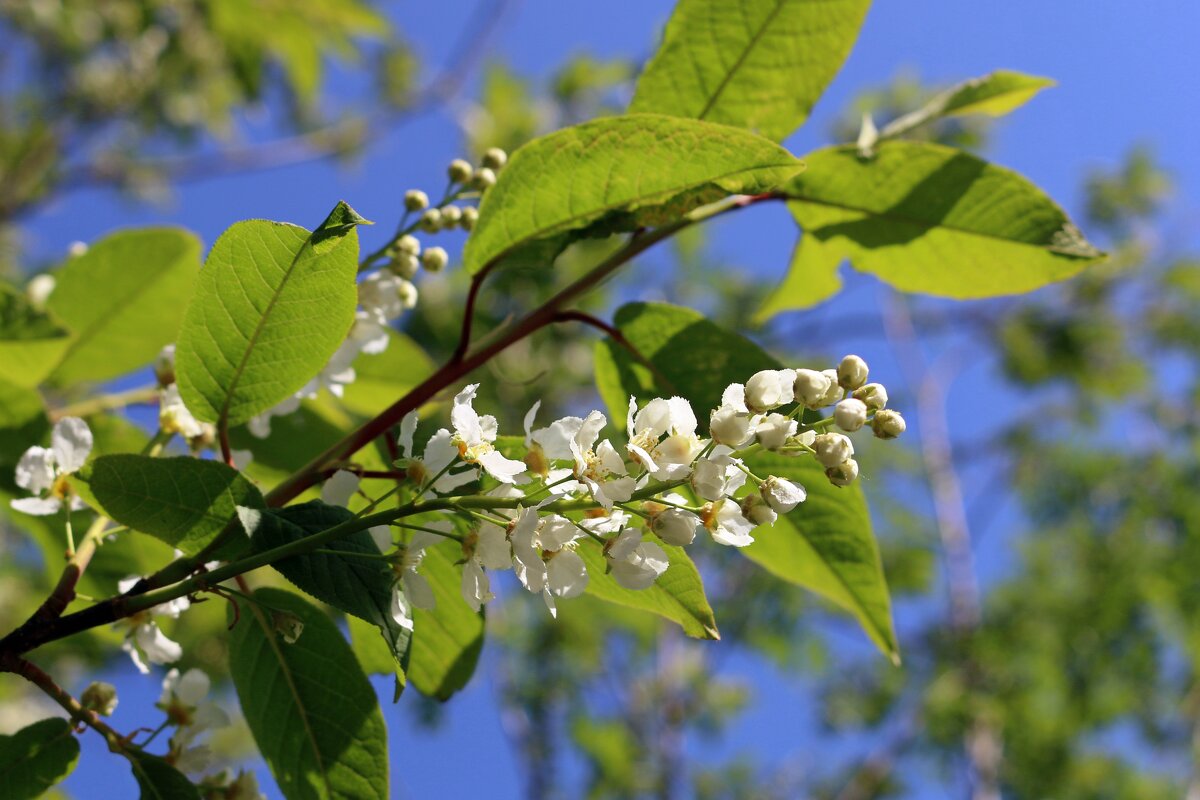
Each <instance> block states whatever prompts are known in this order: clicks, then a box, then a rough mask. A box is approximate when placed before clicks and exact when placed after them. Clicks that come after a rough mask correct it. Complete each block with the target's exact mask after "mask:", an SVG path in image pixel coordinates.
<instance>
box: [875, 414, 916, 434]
mask: <svg viewBox="0 0 1200 800" xmlns="http://www.w3.org/2000/svg"><path fill="white" fill-rule="evenodd" d="M907 427H908V426H907V425H906V424H905V422H904V417H902V416H900V412H899V411H892V410H891V409H888V408H885V409H883V410H881V411H877V412H875V419H873V420H871V430H873V431H874V432H875V435H876V436H877V437H878V438H880V439H895V438H896V437H897V436H899V435H900V434H902V433H904V429H905V428H907Z"/></svg>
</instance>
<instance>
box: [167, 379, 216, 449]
mask: <svg viewBox="0 0 1200 800" xmlns="http://www.w3.org/2000/svg"><path fill="white" fill-rule="evenodd" d="M158 427H159V428H160V429H161V430H162V432H163V433H177V434H179V435H180V436H182V437H183V438H185V439H195V438H196V437H198V436H203V435H204V432H205V431H204V426H203V425H201V424H200V422H199V421H198V420H197V419H196V418H195V417H194V416H192V412H191V411H188V407H187V406H185V405H184V404H183V398H182V397H180V396H179V387H178V386H177V385H175V384H174V383H171V384H168V385H167V386H165V387H163V388H162V389H160V390H159V392H158Z"/></svg>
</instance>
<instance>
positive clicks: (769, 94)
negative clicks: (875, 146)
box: [629, 0, 871, 141]
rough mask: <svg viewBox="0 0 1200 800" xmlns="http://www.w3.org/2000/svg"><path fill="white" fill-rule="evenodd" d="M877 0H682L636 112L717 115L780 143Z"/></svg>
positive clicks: (643, 80)
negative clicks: (871, 1)
mask: <svg viewBox="0 0 1200 800" xmlns="http://www.w3.org/2000/svg"><path fill="white" fill-rule="evenodd" d="M870 5H871V3H870V0H824V1H823V2H813V1H812V0H680V2H678V3H676V4H675V11H674V12H673V13H672V14H671V19H670V21H669V22H668V23H667V29H666V33H665V34H664V36H663V41H662V44H661V45H660V46H659V49H658V52H657V53H655V55H654V57H653V58H652V59H651V60H650V63H649V64H647V65H646V69H645V71H644V72H643V73H642V75H641V77H640V78H639V79H638V84H637V91H636V93H635V94H634V96H633V103H632V104H631V105H630V108H629V110H630V111H653V112H656V113H659V114H671V115H672V116H679V117H692V118H695V119H703V120H708V121H710V122H720V123H723V124H725V125H736V126H738V127H742V128H750V129H751V130H755V131H758V132H759V133H761V134H762V135H763V136H765V137H767V138H768V139H773V140H775V141H781V140H782V139H784V138H786V137H787V136H788V135H789V134H790V133H791V132H792V131H794V130H796V128H798V127H800V125H801V124H803V122H804V120H805V119H807V118H808V114H809V112H810V111H811V110H812V107H813V104H814V103H816V102H817V99H818V98H819V97H820V96H821V95H822V94H823V93H824V91H825V87H826V86H828V85H829V82H830V81H832V80H833V76H834V75H836V74H837V71H838V70H839V69H841V66H842V62H843V61H845V60H846V56H847V55H849V53H850V49H851V48H852V47H853V46H854V41H855V39H857V38H858V30H859V28H860V27H862V22H863V18H864V17H865V16H866V13H867V9H868V8H869V7H870Z"/></svg>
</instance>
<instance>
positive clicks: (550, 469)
mask: <svg viewBox="0 0 1200 800" xmlns="http://www.w3.org/2000/svg"><path fill="white" fill-rule="evenodd" d="M477 391H478V385H471V386H467V387H466V388H464V389H463V390H462V391H461V392H459V393H458V395H457V396H456V397H455V398H454V403H453V407H452V409H451V412H450V420H451V427H450V428H449V429H448V428H441V429H439V430H437V431H436V432H434V433H433V434H432V435H431V436H430V437H429V438H428V440H427V442H426V444H425V446H424V449H423V450H422V451H421V452H420V453H419V454H418V452H417V448H416V446H415V445H414V438H415V434H416V429H417V424H418V420H417V416H416V414H415V413H410V414H409V415H408V416H406V417H405V418H404V420H403V421H402V423H401V427H400V441H399V449H400V452H401V453H402V455H403V458H402V459H401V460H400V461H398V462H397V466H400V467H403V468H404V470H405V473H406V477H407V479H408V480H409V481H410V482H411V483H412V484H413V485H414V486H415V488H414V494H415V495H416V497H418V498H423V499H430V498H440V499H442V500H443V501H444V502H443V504H442V507H445V508H448V509H449V513H448V514H447V518H445V519H442V520H440V521H438V522H436V523H423V525H422V526H418V527H417V528H415V530H416V532H415V533H412V534H411V535H410V537H409V538H408V539H407V541H401V542H399V543H397V542H394V541H393V537H392V533H391V531H390V528H384V527H382V526H381V527H378V528H374V529H372V534H373V535H374V537H375V540H376V542H377V543H379V545H380V547H381V549H382V550H384V551H385V552H388V553H389V554H390V555H389V558H390V559H391V561H392V564H393V569H394V572H395V574H396V576H397V582H396V586H397V591H396V592H395V593H394V598H393V608H392V611H393V615H394V616H395V618H396V620H397V621H398V622H399V623H400V624H402V625H404V626H405V627H408V628H411V627H412V625H413V618H412V608H414V607H416V608H430V607H432V606H433V603H434V597H433V592H432V591H431V589H430V586H429V584H428V583H427V582H426V580H425V578H424V577H423V576H422V575H421V574H420V565H421V562H422V559H423V557H424V554H425V551H426V550H427V549H428V548H429V547H430V546H431V545H433V544H436V543H437V541H438V540H439V538H440V537H447V538H453V539H456V540H458V542H459V543H460V545H461V551H462V552H461V564H462V567H463V571H462V585H461V592H462V596H463V598H464V599H465V600H466V602H467V603H468V604H469V605H470V606H471V607H472V608H474V609H476V610H478V609H479V608H480V607H481V606H482V605H483V604H484V603H487V602H488V601H490V600H491V599H493V597H494V593H493V591H492V586H491V578H490V574H491V573H496V572H499V571H507V570H510V569H511V570H512V571H513V573H514V575H515V576H516V578H517V580H518V581H519V582H520V584H521V586H523V587H524V588H525V589H526V590H528V591H529V592H532V593H535V594H540V595H541V596H542V597H543V598H544V600H545V602H546V605H547V607H548V608H549V609H550V612H551V613H552V614H554V613H556V601H557V599H559V598H569V597H575V596H577V595H579V594H581V593H582V592H583V591H584V590H585V589H586V587H587V585H588V581H589V577H590V576H589V572H590V571H594V570H596V569H603V571H604V572H605V574H606V575H608V576H610V577H611V579H612V580H614V581H615V582H616V583H617V584H619V585H620V586H622V587H624V588H626V589H633V590H643V589H647V588H649V587H651V586H653V585H654V584H655V582H656V581H657V580H658V579H659V578H660V577H661V576H662V575H663V573H665V572H666V571H667V570H668V569H669V568H670V565H671V558H670V553H669V550H668V549H667V547H669V546H675V547H681V546H686V545H689V544H691V543H692V542H693V541H694V540H695V538H696V534H697V532H699V531H706V532H707V533H708V535H709V536H710V537H711V538H712V540H713V541H714V542H716V543H718V544H723V545H728V546H732V547H745V546H747V545H749V544H752V543H753V542H754V532H755V529H756V528H759V527H761V526H764V525H771V524H773V523H774V522H775V521H776V519H777V518H778V515H779V514H786V513H788V512H790V511H792V510H793V509H794V508H796V506H797V505H799V504H800V503H802V502H804V500H805V498H806V496H807V492H806V490H805V487H804V486H802V485H800V484H799V483H797V482H795V481H793V480H789V479H788V478H786V477H782V476H779V475H767V476H765V477H759V476H758V475H755V474H754V472H753V471H752V470H751V468H750V463H752V462H750V463H748V461H747V459H749V458H750V457H752V456H753V454H754V453H756V452H759V451H763V450H767V451H772V452H774V453H778V454H781V455H786V456H792V457H797V458H813V459H815V460H816V461H817V462H818V463H819V464H820V465H821V467H822V468H823V469H824V471H825V475H826V477H827V479H828V480H829V482H830V483H832V484H833V485H835V486H845V485H847V484H849V483H851V482H853V481H854V480H855V479H856V478H857V477H858V474H859V468H858V463H857V462H856V461H855V460H854V458H853V456H854V445H853V443H852V441H851V439H850V438H849V436H847V435H846V434H847V433H852V432H854V431H856V430H860V429H862V428H863V427H865V426H868V425H869V426H870V427H871V429H872V430H873V431H874V433H875V435H876V436H877V437H879V438H883V439H891V438H895V437H896V436H898V435H899V434H900V433H901V432H903V430H904V420H903V418H902V417H901V416H900V415H899V414H897V413H896V412H894V411H891V410H889V409H886V408H885V406H886V404H887V392H886V390H885V389H884V387H883V386H882V385H880V384H877V383H867V365H866V364H865V362H863V360H862V359H861V358H859V357H857V356H847V357H846V358H844V359H843V360H842V362H841V364H840V365H839V367H838V368H837V369H828V370H824V371H816V370H808V369H799V370H792V369H781V370H764V371H762V372H758V373H756V374H754V375H752V376H751V377H750V378H749V380H747V381H746V383H744V384H741V383H735V384H732V385H730V386H729V387H727V388H726V389H725V391H724V393H723V395H722V398H721V404H720V405H719V406H718V407H717V408H715V409H713V410H712V411H711V413H710V415H709V431H708V432H709V436H708V437H707V438H705V437H702V436H701V434H700V432H699V422H698V420H697V417H696V414H695V413H694V412H693V410H692V407H691V405H690V404H689V403H688V401H687V400H685V399H683V398H681V397H671V398H654V399H652V400H650V401H649V402H647V403H645V404H644V405H643V404H639V403H638V401H637V399H636V398H630V400H629V407H628V412H627V414H626V419H625V433H626V438H625V439H624V440H623V441H621V440H614V439H613V438H607V437H604V436H603V433H604V430H605V428H606V426H607V425H608V420H607V418H606V417H605V415H604V414H603V413H602V412H600V411H592V412H591V413H589V414H588V415H587V416H586V417H575V416H568V417H563V418H561V419H558V420H555V421H553V422H551V423H550V424H549V425H546V426H544V427H538V426H537V424H536V423H537V414H538V411H539V407H540V403H535V404H534V406H533V408H531V409H530V410H529V413H528V414H526V416H525V421H524V428H525V436H524V447H523V448H516V447H510V446H500V445H498V442H500V441H501V440H500V438H499V436H498V433H499V426H498V423H497V421H496V419H495V417H492V416H490V415H480V414H479V413H478V412H477V411H476V410H475V408H474V403H475V400H476V397H477ZM829 406H833V410H832V413H831V414H830V415H829V416H828V417H825V416H822V414H821V413H819V412H820V410H821V409H825V408H828V407H829ZM832 428H838V429H840V430H838V431H835V430H832ZM517 450H523V452H516V451H517ZM515 455H523V459H522V460H517V459H516V458H514V457H513V456H515ZM476 481H482V482H483V484H484V485H485V486H486V485H488V484H490V483H494V484H495V485H494V487H493V488H492V489H490V490H488V491H486V492H485V493H484V494H474V495H457V494H455V492H456V490H458V489H459V488H460V487H463V486H465V485H466V484H469V483H474V482H476ZM357 488H358V478H357V476H355V475H354V474H353V473H352V472H350V471H340V472H337V473H335V474H334V475H333V476H331V478H330V479H329V480H328V481H327V482H326V485H325V489H324V492H323V496H324V498H325V499H326V501H327V502H334V503H338V504H342V505H345V504H347V503H348V501H349V497H350V495H351V494H352V493H353V492H355V491H357ZM451 520H456V521H458V522H459V529H460V531H461V530H465V532H456V531H455V528H454V526H453V524H452V521H451ZM399 527H401V528H410V529H411V528H413V526H407V525H405V524H404V523H403V521H402V520H401V521H400V522H399Z"/></svg>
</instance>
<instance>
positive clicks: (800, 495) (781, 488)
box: [758, 475, 808, 514]
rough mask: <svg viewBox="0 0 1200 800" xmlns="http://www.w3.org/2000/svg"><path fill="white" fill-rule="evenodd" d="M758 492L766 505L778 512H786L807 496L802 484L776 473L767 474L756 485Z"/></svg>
mask: <svg viewBox="0 0 1200 800" xmlns="http://www.w3.org/2000/svg"><path fill="white" fill-rule="evenodd" d="M758 492H759V494H761V495H762V499H763V500H766V501H767V505H769V506H770V507H771V508H772V509H773V510H774V511H776V512H777V513H779V514H786V513H788V512H789V511H791V510H792V509H793V508H795V507H796V506H797V505H799V504H800V503H803V502H804V500H805V499H806V498H807V497H808V492H806V491H805V490H804V487H803V486H801V485H800V484H798V483H792V482H791V481H789V480H787V479H786V478H780V477H778V476H776V475H768V476H767V479H766V480H765V481H763V482H762V485H760V486H759V487H758Z"/></svg>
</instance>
